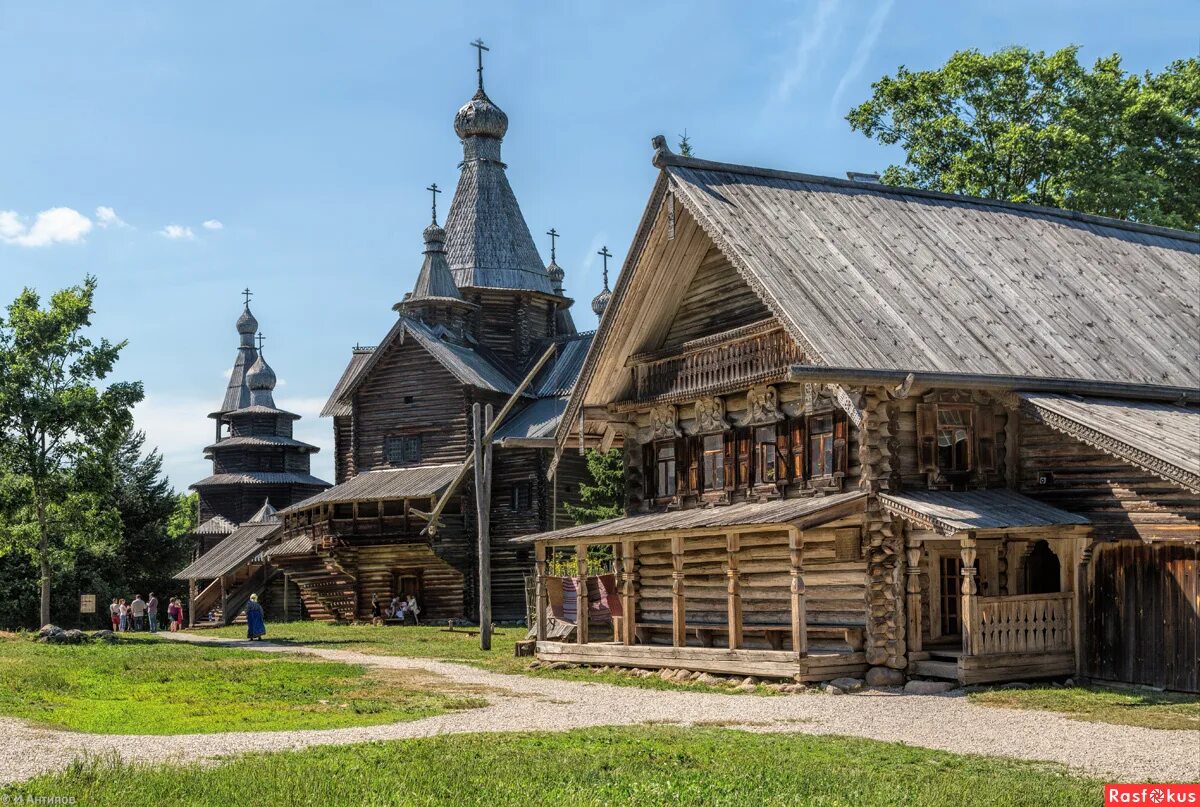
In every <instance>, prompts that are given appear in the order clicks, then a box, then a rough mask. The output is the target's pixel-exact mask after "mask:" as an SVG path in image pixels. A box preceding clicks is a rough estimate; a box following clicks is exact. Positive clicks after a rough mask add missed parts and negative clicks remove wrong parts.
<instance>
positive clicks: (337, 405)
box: [320, 347, 375, 418]
mask: <svg viewBox="0 0 1200 807" xmlns="http://www.w3.org/2000/svg"><path fill="white" fill-rule="evenodd" d="M374 351H375V348H373V347H355V348H354V350H353V351H351V353H350V361H349V363H347V364H346V369H345V370H343V371H342V377H341V378H339V379H338V382H337V384H335V385H334V387H333V392H331V393H329V400H327V401H326V402H325V406H324V407H323V408H322V409H321V415H320V416H321V417H323V418H327V417H333V416H336V415H349V414H350V413H351V411H352V408H351V406H350V403H349V401H348V400H346V390H348V389H349V388H350V387H352V386H354V384H355V383H356V382H357V381H358V376H359V373H361V372H362V371H363V368H364V367H366V365H367V359H369V358H371V353H373V352H374Z"/></svg>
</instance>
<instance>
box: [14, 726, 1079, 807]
mask: <svg viewBox="0 0 1200 807" xmlns="http://www.w3.org/2000/svg"><path fill="white" fill-rule="evenodd" d="M4 792H5V791H3V790H0V794H3V793H4ZM1100 792H1101V791H1100V783H1099V782H1097V781H1093V780H1089V779H1083V778H1077V777H1075V776H1073V775H1070V774H1068V773H1066V772H1065V771H1064V770H1063V769H1062V768H1058V767H1054V766H1047V765H1035V764H1031V763H1022V762H1012V761H1007V760H1000V759H992V758H986V757H965V756H956V755H953V754H947V753H943V752H939V751H928V750H924V749H917V748H910V747H907V746H903V745H896V744H890V743H879V742H873V741H870V740H855V739H847V738H841V737H805V736H787V735H762V734H749V733H745V732H735V731H730V730H726V729H692V730H681V729H674V728H646V729H587V730H581V731H577V732H571V733H569V734H515V735H486V734H485V735H460V736H446V737H434V738H427V739H420V740H403V741H396V742H390V743H371V744H366V745H357V746H326V747H321V748H314V749H310V750H306V751H299V752H282V753H275V754H266V755H253V756H245V757H238V758H236V759H234V760H232V761H230V762H227V763H224V764H222V765H220V766H217V767H204V768H202V767H170V768H163V767H159V768H152V769H147V768H139V767H129V766H123V765H112V764H111V763H110V764H103V763H98V764H91V765H77V766H75V767H73V768H72V769H71V770H69V771H68V772H67V773H65V774H62V775H58V776H49V777H42V778H39V779H36V780H33V781H32V782H29V783H26V784H23V785H21V786H20V787H19V788H10V789H9V791H8V793H9V794H11V795H15V794H18V793H19V794H21V795H24V796H31V795H32V796H74V797H75V798H76V802H77V803H80V804H180V805H214V806H215V805H222V806H223V805H229V804H297V805H384V804H388V805H390V804H404V805H431V804H454V805H473V804H487V805H508V804H513V805H516V804H520V805H527V804H556V805H562V804H571V805H602V804H620V805H668V804H669V805H690V804H705V805H741V804H745V805H796V804H803V805H807V806H808V807H821V806H824V807H832V806H833V805H856V807H857V806H859V805H862V806H863V807H871V806H872V805H888V807H891V805H897V804H906V805H907V804H913V805H917V804H919V805H922V807H939V806H940V805H947V806H950V805H953V807H960V805H964V804H972V805H1006V806H1008V807H1023V806H1024V805H1029V806H1030V807H1034V806H1036V807H1056V806H1058V805H1064V806H1065V805H1081V806H1082V805H1087V807H1092V805H1095V804H1098V803H1100V801H1101V796H1100Z"/></svg>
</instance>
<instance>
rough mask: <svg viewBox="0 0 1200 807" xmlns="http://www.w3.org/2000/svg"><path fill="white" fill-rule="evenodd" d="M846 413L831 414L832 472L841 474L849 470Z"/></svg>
mask: <svg viewBox="0 0 1200 807" xmlns="http://www.w3.org/2000/svg"><path fill="white" fill-rule="evenodd" d="M846 421H847V418H846V413H845V412H837V413H835V414H834V416H833V472H834V473H835V474H843V475H845V474H846V472H847V471H848V470H849V467H850V457H849V456H848V455H849V453H850V452H849V449H848V448H847V446H846Z"/></svg>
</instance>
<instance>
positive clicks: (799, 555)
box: [788, 527, 808, 656]
mask: <svg viewBox="0 0 1200 807" xmlns="http://www.w3.org/2000/svg"><path fill="white" fill-rule="evenodd" d="M788 558H789V562H788V572H789V574H791V576H792V650H793V651H794V652H796V653H798V654H799V655H801V656H803V655H806V654H807V653H808V606H807V605H806V604H805V602H804V533H803V532H802V531H801V530H798V529H796V528H794V527H793V528H792V529H791V530H789V531H788Z"/></svg>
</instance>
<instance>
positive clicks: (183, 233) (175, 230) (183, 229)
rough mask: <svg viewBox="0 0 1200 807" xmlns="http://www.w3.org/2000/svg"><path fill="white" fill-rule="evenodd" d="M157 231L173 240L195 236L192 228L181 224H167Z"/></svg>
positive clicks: (186, 239)
mask: <svg viewBox="0 0 1200 807" xmlns="http://www.w3.org/2000/svg"><path fill="white" fill-rule="evenodd" d="M158 232H159V234H160V235H162V236H164V237H166V238H170V239H172V240H175V241H178V240H181V239H182V240H185V241H190V240H192V239H194V238H195V237H196V234H195V233H194V232H192V228H191V227H188V226H186V225H183V224H168V225H167V226H166V227H163V228H162V229H161V230H159V231H158Z"/></svg>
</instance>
